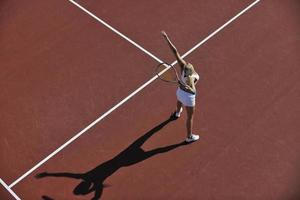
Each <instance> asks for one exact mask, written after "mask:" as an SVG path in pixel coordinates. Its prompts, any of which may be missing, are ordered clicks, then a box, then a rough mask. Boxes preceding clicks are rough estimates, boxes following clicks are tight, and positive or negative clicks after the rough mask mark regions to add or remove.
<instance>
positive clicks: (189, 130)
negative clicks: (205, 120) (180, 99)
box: [186, 106, 195, 137]
mask: <svg viewBox="0 0 300 200" xmlns="http://www.w3.org/2000/svg"><path fill="white" fill-rule="evenodd" d="M186 112H187V120H186V129H187V137H190V136H191V135H192V133H193V121H194V112H195V107H194V106H193V107H189V106H186Z"/></svg>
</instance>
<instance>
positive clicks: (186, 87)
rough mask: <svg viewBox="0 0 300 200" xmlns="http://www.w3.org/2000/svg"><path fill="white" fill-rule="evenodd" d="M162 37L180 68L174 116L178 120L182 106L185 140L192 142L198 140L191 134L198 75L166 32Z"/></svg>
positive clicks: (196, 136)
mask: <svg viewBox="0 0 300 200" xmlns="http://www.w3.org/2000/svg"><path fill="white" fill-rule="evenodd" d="M162 35H163V37H164V38H165V39H166V41H167V43H168V45H169V47H170V49H171V50H172V52H173V53H174V55H175V57H176V60H177V62H178V64H179V66H180V69H181V70H180V72H181V81H180V83H179V87H178V89H177V92H176V96H177V108H176V112H175V116H176V117H177V118H178V117H180V114H181V112H182V110H183V108H182V106H183V105H184V106H185V108H186V111H187V120H186V128H187V138H186V139H185V141H186V142H194V141H196V140H198V139H199V135H195V134H193V133H192V129H193V118H194V112H195V103H196V87H195V85H196V83H197V81H198V80H199V75H198V74H197V72H196V71H195V69H194V67H193V65H192V64H190V63H187V62H186V61H184V60H183V59H182V58H181V57H180V55H179V53H178V51H177V49H176V47H175V46H174V44H172V42H171V41H170V39H169V37H168V35H167V34H166V32H164V31H162Z"/></svg>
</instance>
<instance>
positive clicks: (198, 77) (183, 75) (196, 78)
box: [181, 70, 200, 84]
mask: <svg viewBox="0 0 300 200" xmlns="http://www.w3.org/2000/svg"><path fill="white" fill-rule="evenodd" d="M191 77H192V78H194V80H195V83H196V82H197V81H198V80H199V79H200V76H199V74H197V73H196V72H194V73H193V74H192V75H191ZM181 81H182V82H183V83H185V84H186V81H187V76H186V75H185V72H184V70H183V71H182V73H181Z"/></svg>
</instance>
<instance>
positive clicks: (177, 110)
mask: <svg viewBox="0 0 300 200" xmlns="http://www.w3.org/2000/svg"><path fill="white" fill-rule="evenodd" d="M181 112H182V103H181V102H180V101H178V100H177V106H176V113H181Z"/></svg>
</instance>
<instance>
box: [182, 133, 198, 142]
mask: <svg viewBox="0 0 300 200" xmlns="http://www.w3.org/2000/svg"><path fill="white" fill-rule="evenodd" d="M199 138H200V137H199V135H194V134H191V135H190V136H189V137H187V138H186V139H185V141H186V142H188V143H189V142H195V141H197V140H199Z"/></svg>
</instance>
